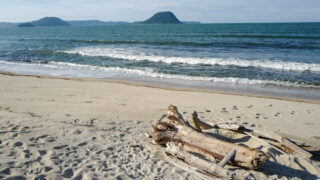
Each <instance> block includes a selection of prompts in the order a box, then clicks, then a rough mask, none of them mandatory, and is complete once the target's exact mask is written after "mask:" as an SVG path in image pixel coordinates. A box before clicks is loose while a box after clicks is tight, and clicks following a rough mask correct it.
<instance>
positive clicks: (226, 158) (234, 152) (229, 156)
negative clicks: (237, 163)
mask: <svg viewBox="0 0 320 180" xmlns="http://www.w3.org/2000/svg"><path fill="white" fill-rule="evenodd" d="M234 155H236V150H234V149H232V150H231V151H230V152H229V153H228V154H227V155H226V156H225V157H224V158H223V159H222V161H220V163H219V164H218V165H219V166H220V167H224V166H225V165H227V163H228V162H229V161H230V160H231V159H232V158H233V157H234Z"/></svg>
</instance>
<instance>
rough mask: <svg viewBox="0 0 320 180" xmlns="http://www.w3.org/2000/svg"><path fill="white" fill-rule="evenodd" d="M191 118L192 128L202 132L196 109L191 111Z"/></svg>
mask: <svg viewBox="0 0 320 180" xmlns="http://www.w3.org/2000/svg"><path fill="white" fill-rule="evenodd" d="M192 120H193V124H194V128H195V129H196V130H197V131H199V132H202V130H201V128H200V119H199V118H198V114H197V112H196V111H194V112H193V113H192Z"/></svg>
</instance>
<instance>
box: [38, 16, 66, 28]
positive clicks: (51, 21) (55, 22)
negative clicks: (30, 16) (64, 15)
mask: <svg viewBox="0 0 320 180" xmlns="http://www.w3.org/2000/svg"><path fill="white" fill-rule="evenodd" d="M32 24H34V25H35V26H37V27H46V26H71V25H70V24H69V23H67V22H66V21H64V20H62V19H60V18H57V17H44V18H41V19H39V20H37V21H32Z"/></svg>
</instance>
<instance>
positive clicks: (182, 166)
mask: <svg viewBox="0 0 320 180" xmlns="http://www.w3.org/2000/svg"><path fill="white" fill-rule="evenodd" d="M154 155H155V157H157V158H159V159H162V160H164V161H166V162H168V163H170V164H172V165H173V166H174V167H177V168H179V169H182V170H184V171H186V172H188V173H191V174H193V175H195V176H197V177H198V178H200V179H202V180H207V179H209V180H218V179H221V178H219V177H214V176H210V174H207V173H204V172H201V171H199V169H198V168H196V167H193V166H190V165H188V164H186V163H184V162H183V161H181V160H179V159H176V158H173V157H168V156H167V155H166V153H165V152H163V151H156V152H155V153H154Z"/></svg>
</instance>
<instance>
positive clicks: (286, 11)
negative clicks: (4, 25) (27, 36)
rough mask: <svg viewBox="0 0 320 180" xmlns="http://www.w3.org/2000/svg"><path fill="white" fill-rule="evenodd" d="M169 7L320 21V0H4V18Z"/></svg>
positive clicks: (219, 18) (109, 14) (120, 16)
mask: <svg viewBox="0 0 320 180" xmlns="http://www.w3.org/2000/svg"><path fill="white" fill-rule="evenodd" d="M167 10H169V11H172V12H173V13H175V14H176V16H177V17H178V18H179V19H180V20H183V21H201V22H211V23H223V22H319V21H320V0H175V1H174V0H0V22H4V21H7V22H25V21H31V20H36V19H39V18H41V17H45V16H56V17H60V18H62V19H64V20H90V19H98V20H104V21H129V22H133V21H139V20H145V19H147V18H148V17H150V16H152V15H153V14H154V13H155V12H158V11H167Z"/></svg>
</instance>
